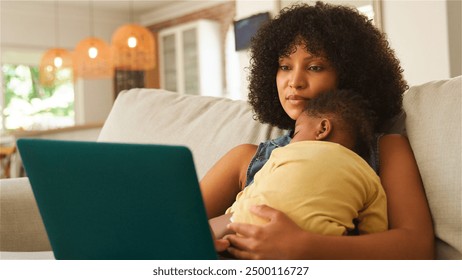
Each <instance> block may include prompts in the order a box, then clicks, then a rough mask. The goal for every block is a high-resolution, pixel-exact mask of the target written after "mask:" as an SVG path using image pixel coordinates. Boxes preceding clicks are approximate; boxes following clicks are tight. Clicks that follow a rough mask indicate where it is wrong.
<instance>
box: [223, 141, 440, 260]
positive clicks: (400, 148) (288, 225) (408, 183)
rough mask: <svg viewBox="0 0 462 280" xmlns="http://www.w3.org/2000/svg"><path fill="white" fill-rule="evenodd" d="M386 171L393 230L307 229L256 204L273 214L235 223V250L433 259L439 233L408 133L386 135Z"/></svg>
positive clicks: (242, 254)
mask: <svg viewBox="0 0 462 280" xmlns="http://www.w3.org/2000/svg"><path fill="white" fill-rule="evenodd" d="M380 177H381V180H382V184H383V187H384V189H385V192H386V193H387V201H388V220H389V227H390V230H388V231H386V232H381V233H375V234H368V235H361V236H324V235H319V234H313V233H309V232H304V231H303V230H301V229H300V228H299V227H297V226H296V225H295V224H294V223H293V222H292V221H291V220H290V219H289V218H288V217H287V216H286V215H284V214H283V213H281V212H279V211H276V210H274V209H272V208H269V207H267V206H261V207H255V208H254V212H255V214H257V215H260V216H263V217H265V218H267V219H270V222H269V223H268V224H266V225H264V226H253V225H246V224H231V225H230V229H232V230H233V231H235V232H237V233H239V234H240V236H239V235H230V236H227V239H228V240H229V241H230V243H231V245H232V247H230V248H228V250H229V252H230V253H231V254H233V255H234V256H236V257H237V258H250V259H277V258H283V259H431V258H433V257H434V235H433V226H432V221H431V216H430V211H429V208H428V204H427V201H426V197H425V193H424V189H423V186H422V181H421V179H420V174H419V171H418V169H417V164H416V162H415V159H414V155H413V153H412V150H411V147H410V145H409V142H408V140H407V138H405V137H403V136H400V135H387V136H384V137H382V139H381V141H380Z"/></svg>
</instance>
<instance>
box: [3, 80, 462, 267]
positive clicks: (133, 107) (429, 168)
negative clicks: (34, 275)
mask: <svg viewBox="0 0 462 280" xmlns="http://www.w3.org/2000/svg"><path fill="white" fill-rule="evenodd" d="M461 82H462V77H457V78H453V79H450V80H446V81H434V82H430V83H427V84H424V85H421V86H414V87H411V88H410V90H409V91H408V92H407V93H406V94H405V97H404V108H405V111H406V114H407V118H406V121H405V126H406V131H407V134H408V137H409V139H410V142H411V145H412V147H413V150H414V153H415V156H416V159H417V163H418V165H419V168H420V171H421V175H422V179H423V182H424V185H425V191H426V194H427V198H428V201H429V204H430V207H431V212H432V217H433V221H434V225H435V231H436V237H437V245H436V246H437V248H436V249H437V250H436V252H437V256H436V257H437V258H438V259H462V208H461V201H462V187H461V170H462V168H461V157H462V152H461V95H462V90H461ZM282 133H284V131H282V130H280V129H277V128H273V127H270V126H268V125H262V124H260V123H258V122H256V121H255V120H253V118H252V112H251V110H250V108H249V107H248V105H247V103H246V102H244V101H232V100H229V99H225V98H216V97H204V96H186V95H179V94H176V93H171V92H166V91H163V90H155V89H132V90H130V91H126V92H123V93H121V94H119V97H118V98H117V100H116V102H115V104H114V106H113V108H112V111H111V113H110V115H109V117H108V119H107V120H106V122H105V124H104V126H103V128H102V130H101V133H100V135H99V138H98V141H107V142H133V143H166V144H180V145H186V146H188V147H189V148H190V149H191V150H192V152H193V155H194V159H195V163H196V168H197V172H198V176H199V178H202V177H203V175H204V174H205V172H206V171H207V170H208V169H209V168H210V167H211V166H212V165H213V164H214V163H215V162H216V161H217V159H218V158H220V157H221V156H222V155H223V154H224V153H225V152H227V151H228V150H229V149H230V148H232V147H234V146H236V145H237V144H240V143H259V142H261V141H263V140H265V139H268V138H273V137H276V136H278V135H281V134H282ZM140 164H142V163H140ZM134 172H136V171H134ZM0 206H1V212H0V213H1V216H0V226H1V227H0V254H1V255H0V258H2V259H17V258H23V259H24V258H25V259H42V258H53V254H52V253H51V251H50V250H51V248H50V244H49V242H48V238H47V235H46V231H45V229H44V226H43V224H42V220H41V218H40V214H39V212H38V209H37V206H36V204H35V200H34V197H33V195H32V192H31V189H30V185H29V181H28V179H27V178H17V179H4V180H1V181H0Z"/></svg>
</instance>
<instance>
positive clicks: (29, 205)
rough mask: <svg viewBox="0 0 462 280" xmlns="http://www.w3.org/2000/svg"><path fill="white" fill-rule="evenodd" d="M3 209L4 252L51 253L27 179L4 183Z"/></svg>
mask: <svg viewBox="0 0 462 280" xmlns="http://www.w3.org/2000/svg"><path fill="white" fill-rule="evenodd" d="M0 208H1V211H0V217H1V218H0V241H1V242H0V251H15V252H24V251H50V250H51V246H50V242H49V241H48V235H47V233H46V231H45V226H44V225H43V222H42V217H41V216H40V212H39V210H38V207H37V204H36V202H35V198H34V194H33V193H32V189H31V187H30V184H29V180H28V179H27V178H14V179H2V180H1V187H0ZM3 257H4V256H3V255H2V256H1V258H3Z"/></svg>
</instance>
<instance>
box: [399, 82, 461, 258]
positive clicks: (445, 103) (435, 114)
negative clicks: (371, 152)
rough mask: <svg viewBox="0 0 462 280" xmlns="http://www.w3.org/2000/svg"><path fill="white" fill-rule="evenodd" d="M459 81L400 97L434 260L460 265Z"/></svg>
mask: <svg viewBox="0 0 462 280" xmlns="http://www.w3.org/2000/svg"><path fill="white" fill-rule="evenodd" d="M461 84H462V77H460V76H459V77H456V78H453V79H450V80H447V81H434V82H429V83H426V84H423V85H420V86H414V87H411V88H410V89H409V91H408V92H406V93H405V94H404V100H403V104H404V110H405V111H406V115H407V117H406V131H407V135H408V138H409V142H410V143H411V146H412V150H413V151H414V155H415V158H416V161H417V164H418V166H419V170H420V174H421V176H422V180H423V184H424V187H425V193H426V195H427V199H428V203H429V205H430V209H431V213H432V217H433V224H434V226H435V234H436V236H437V238H438V239H437V246H436V253H437V257H438V258H439V259H462V208H461V204H462V183H461V180H462V175H461V170H462V165H461V161H462V160H461V158H462V150H461V149H462V148H461V147H462V145H461V136H462V131H461V122H462V116H461V109H462V101H461V96H462V89H461Z"/></svg>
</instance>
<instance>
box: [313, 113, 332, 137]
mask: <svg viewBox="0 0 462 280" xmlns="http://www.w3.org/2000/svg"><path fill="white" fill-rule="evenodd" d="M331 131H332V122H331V121H330V120H329V119H326V118H322V119H321V121H320V122H319V124H318V130H317V131H316V140H326V139H327V137H328V136H329V134H330V132H331Z"/></svg>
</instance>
